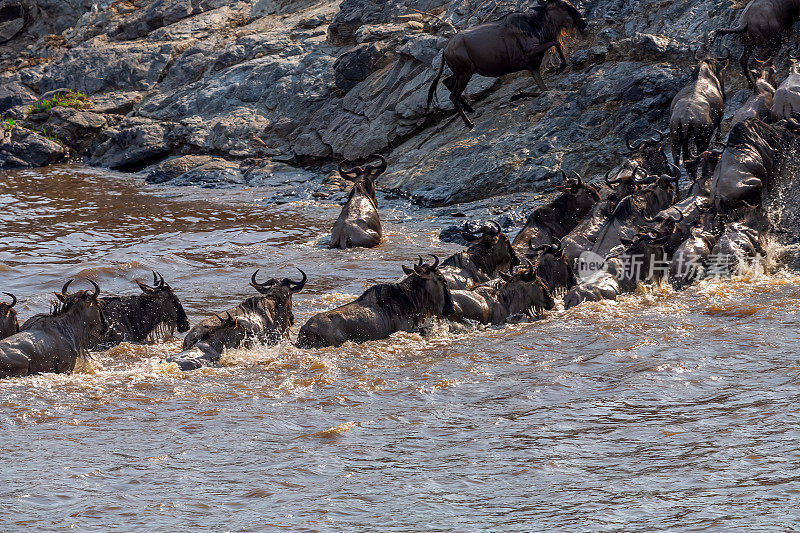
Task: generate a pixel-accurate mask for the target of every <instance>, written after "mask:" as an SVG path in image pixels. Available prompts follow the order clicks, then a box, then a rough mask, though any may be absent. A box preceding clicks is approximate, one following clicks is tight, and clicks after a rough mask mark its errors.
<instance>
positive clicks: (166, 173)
mask: <svg viewBox="0 0 800 533" xmlns="http://www.w3.org/2000/svg"><path fill="white" fill-rule="evenodd" d="M213 160H214V157H212V156H209V155H183V156H178V157H171V158H169V159H167V160H165V161H162V162H161V163H158V164H157V165H155V166H154V167H152V168H151V169H150V170H149V172H148V173H147V177H146V178H145V181H147V183H166V182H168V181H171V180H174V179H175V178H177V177H178V176H180V175H181V174H185V173H186V172H189V171H190V170H192V169H193V168H197V167H200V166H202V165H204V164H206V163H209V162H211V161H213Z"/></svg>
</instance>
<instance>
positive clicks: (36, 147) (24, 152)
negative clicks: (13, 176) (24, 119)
mask: <svg viewBox="0 0 800 533" xmlns="http://www.w3.org/2000/svg"><path fill="white" fill-rule="evenodd" d="M65 155H66V150H65V149H64V147H63V146H61V145H60V144H58V143H56V142H53V141H51V140H49V139H47V138H46V137H44V136H42V135H39V134H38V133H34V132H32V131H30V130H27V129H25V128H22V127H20V126H14V127H13V128H11V129H10V130H9V129H8V128H7V127H6V126H5V125H2V124H0V169H2V170H8V169H12V168H19V167H43V166H46V165H50V164H53V163H57V162H59V161H61V160H62V159H64V157H65Z"/></svg>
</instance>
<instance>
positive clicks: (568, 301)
mask: <svg viewBox="0 0 800 533" xmlns="http://www.w3.org/2000/svg"><path fill="white" fill-rule="evenodd" d="M620 240H621V243H620V244H619V245H617V246H615V247H614V249H612V250H611V252H609V254H608V256H607V257H606V260H605V268H604V269H603V270H601V271H599V272H597V273H595V274H594V275H593V276H590V277H587V278H586V279H583V280H581V281H580V282H579V283H578V284H577V285H575V286H574V287H572V288H571V289H570V290H568V291H567V293H566V295H564V307H565V308H566V309H569V308H571V307H575V306H576V305H579V304H581V303H583V302H587V301H590V302H595V301H600V300H615V299H616V297H617V296H618V295H620V294H623V293H626V292H633V291H634V290H636V287H637V286H638V284H639V282H641V281H645V280H647V279H649V280H651V281H658V280H659V279H660V278H661V277H662V276H663V275H666V273H667V270H668V265H667V264H666V262H664V244H665V243H666V241H667V236H665V235H658V234H656V233H653V232H651V231H647V232H645V233H637V234H636V235H634V237H633V238H632V239H627V238H622V239H620ZM660 263H663V271H662V268H661V266H662V265H660Z"/></svg>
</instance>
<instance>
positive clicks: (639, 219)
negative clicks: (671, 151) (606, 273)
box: [591, 172, 680, 257]
mask: <svg viewBox="0 0 800 533" xmlns="http://www.w3.org/2000/svg"><path fill="white" fill-rule="evenodd" d="M676 174H677V172H676ZM679 179H680V178H679V176H677V175H668V174H664V175H661V176H644V177H637V178H636V183H637V184H638V185H639V186H640V187H642V188H641V189H640V190H639V191H637V192H635V193H633V194H630V195H628V196H626V197H625V198H623V199H622V200H620V202H619V203H618V204H617V206H616V207H615V208H614V211H613V213H611V215H610V216H609V217H608V218H607V220H606V221H605V223H604V224H603V226H602V228H601V229H600V231H599V232H598V234H597V238H596V240H595V242H594V244H593V246H592V247H591V251H592V252H594V253H595V254H597V255H599V256H600V257H606V255H607V254H608V253H609V252H610V251H611V249H613V248H615V247H616V246H618V245H619V244H621V243H622V242H623V240H624V239H633V238H634V236H635V235H636V233H638V231H639V229H640V228H641V227H643V226H644V225H645V223H646V222H647V221H648V219H652V218H653V217H655V216H656V214H657V213H659V212H660V211H663V210H664V209H666V208H668V207H670V206H671V205H672V204H673V203H674V202H675V197H676V194H677V182H678V180H679Z"/></svg>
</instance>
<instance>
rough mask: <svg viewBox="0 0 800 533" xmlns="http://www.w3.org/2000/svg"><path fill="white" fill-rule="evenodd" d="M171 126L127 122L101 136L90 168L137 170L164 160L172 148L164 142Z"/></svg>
mask: <svg viewBox="0 0 800 533" xmlns="http://www.w3.org/2000/svg"><path fill="white" fill-rule="evenodd" d="M171 128H172V125H168V124H164V123H159V122H155V121H153V120H149V119H143V118H130V119H126V120H125V121H123V122H122V123H121V124H120V125H119V126H118V127H117V128H116V129H112V130H107V131H106V132H104V137H106V139H105V140H102V141H101V142H100V143H99V145H98V146H97V147H96V148H95V149H94V151H93V153H92V157H91V159H90V161H89V163H90V164H91V165H95V166H104V167H108V168H111V169H118V170H138V169H141V168H144V167H146V166H148V165H150V164H152V163H154V162H155V161H158V160H160V159H163V158H165V157H166V156H168V155H169V154H170V153H171V152H172V150H173V148H174V146H172V145H171V144H170V142H169V141H168V134H169V132H170V130H171Z"/></svg>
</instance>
